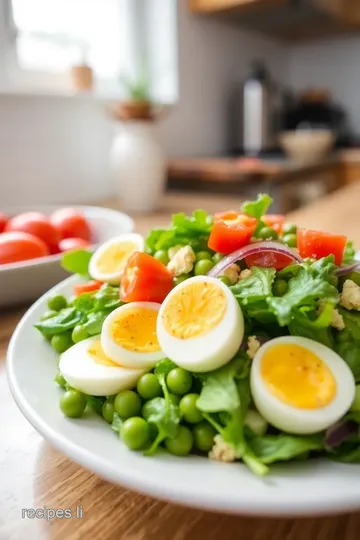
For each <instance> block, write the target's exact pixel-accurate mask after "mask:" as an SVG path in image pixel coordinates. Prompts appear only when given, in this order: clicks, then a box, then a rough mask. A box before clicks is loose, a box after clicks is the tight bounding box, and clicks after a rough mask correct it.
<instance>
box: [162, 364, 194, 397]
mask: <svg viewBox="0 0 360 540" xmlns="http://www.w3.org/2000/svg"><path fill="white" fill-rule="evenodd" d="M166 384H167V387H168V389H169V390H170V392H173V393H174V394H178V395H180V396H182V395H184V394H187V393H188V392H189V390H190V388H191V386H192V376H191V373H189V372H188V371H185V369H182V368H174V369H172V370H171V371H169V373H168V375H167V377H166Z"/></svg>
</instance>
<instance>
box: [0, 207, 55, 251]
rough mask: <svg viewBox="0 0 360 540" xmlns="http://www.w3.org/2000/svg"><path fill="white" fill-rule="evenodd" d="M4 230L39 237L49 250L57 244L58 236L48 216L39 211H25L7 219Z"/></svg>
mask: <svg viewBox="0 0 360 540" xmlns="http://www.w3.org/2000/svg"><path fill="white" fill-rule="evenodd" d="M5 231H6V232H24V233H28V234H32V235H33V236H36V237H37V238H40V240H42V241H43V242H45V244H47V245H48V246H49V249H50V251H52V249H53V248H54V247H56V246H57V244H58V242H59V240H60V237H59V233H58V231H57V230H56V229H55V227H54V226H53V225H52V224H51V223H50V221H49V220H48V218H47V217H46V216H44V215H43V214H40V212H25V213H24V214H19V215H17V216H15V217H13V218H11V219H9V221H8V224H7V226H6V229H5Z"/></svg>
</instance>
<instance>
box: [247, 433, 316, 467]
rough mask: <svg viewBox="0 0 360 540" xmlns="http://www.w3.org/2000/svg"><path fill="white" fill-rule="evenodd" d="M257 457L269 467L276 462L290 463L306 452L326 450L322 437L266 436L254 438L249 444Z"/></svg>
mask: <svg viewBox="0 0 360 540" xmlns="http://www.w3.org/2000/svg"><path fill="white" fill-rule="evenodd" d="M249 444H250V446H251V448H252V450H253V452H254V453H255V455H256V456H257V457H258V458H259V459H260V460H261V462H262V463H264V464H266V465H269V464H270V463H275V462H276V461H288V460H290V459H294V458H296V457H298V456H301V455H302V454H303V453H305V452H310V451H321V450H324V440H323V436H322V435H312V436H310V437H298V436H295V435H294V436H293V435H285V434H280V435H264V436H263V437H253V438H252V439H251V440H250V442H249Z"/></svg>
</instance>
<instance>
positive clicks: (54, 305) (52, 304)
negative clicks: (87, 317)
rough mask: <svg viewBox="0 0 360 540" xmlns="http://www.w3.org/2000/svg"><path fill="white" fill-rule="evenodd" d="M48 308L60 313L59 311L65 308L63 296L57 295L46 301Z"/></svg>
mask: <svg viewBox="0 0 360 540" xmlns="http://www.w3.org/2000/svg"><path fill="white" fill-rule="evenodd" d="M47 304H48V308H49V309H51V310H53V311H60V309H63V308H66V307H67V301H66V298H65V296H63V295H62V294H57V295H56V296H53V297H52V298H49V300H48V303H47Z"/></svg>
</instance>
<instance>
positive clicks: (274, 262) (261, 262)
mask: <svg viewBox="0 0 360 540" xmlns="http://www.w3.org/2000/svg"><path fill="white" fill-rule="evenodd" d="M245 262H246V264H247V266H248V268H251V267H252V266H260V267H262V268H275V270H282V269H283V268H285V267H286V266H289V264H292V263H293V262H294V260H293V259H292V258H291V257H287V256H286V255H281V254H280V253H271V252H267V253H263V254H261V253H260V254H257V255H249V256H248V257H245Z"/></svg>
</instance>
